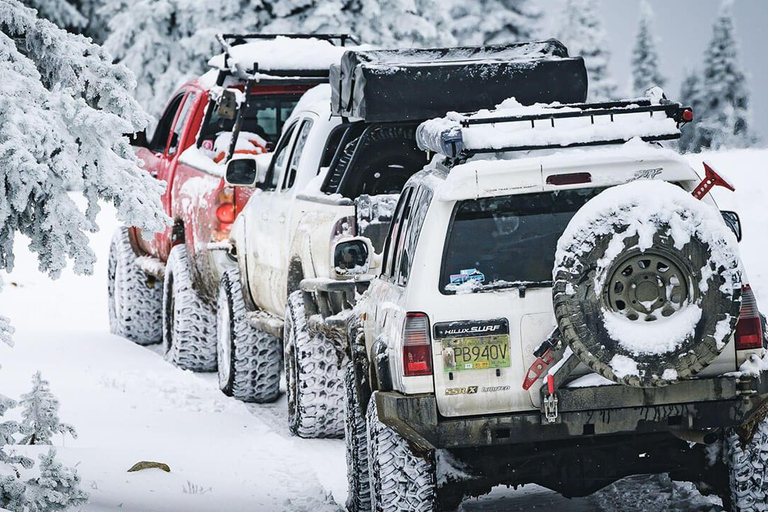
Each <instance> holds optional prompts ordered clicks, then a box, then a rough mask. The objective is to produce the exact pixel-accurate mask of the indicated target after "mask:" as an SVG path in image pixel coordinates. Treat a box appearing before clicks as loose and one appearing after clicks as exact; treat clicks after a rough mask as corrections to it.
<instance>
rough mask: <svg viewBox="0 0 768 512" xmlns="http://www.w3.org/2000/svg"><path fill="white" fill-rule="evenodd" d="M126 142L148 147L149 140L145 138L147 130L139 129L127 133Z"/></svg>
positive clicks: (139, 146)
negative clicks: (138, 130)
mask: <svg viewBox="0 0 768 512" xmlns="http://www.w3.org/2000/svg"><path fill="white" fill-rule="evenodd" d="M128 142H129V143H130V145H131V146H135V147H137V148H148V147H149V141H148V140H147V130H141V131H140V132H136V133H131V134H128Z"/></svg>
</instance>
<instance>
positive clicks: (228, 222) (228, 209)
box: [213, 187, 236, 242]
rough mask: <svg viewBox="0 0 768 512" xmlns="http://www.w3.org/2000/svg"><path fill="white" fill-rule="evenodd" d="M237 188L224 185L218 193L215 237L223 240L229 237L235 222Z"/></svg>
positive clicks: (218, 240) (214, 228) (214, 227)
mask: <svg viewBox="0 0 768 512" xmlns="http://www.w3.org/2000/svg"><path fill="white" fill-rule="evenodd" d="M235 216H236V212H235V189H234V188H232V187H224V188H223V189H221V190H220V191H219V193H218V194H217V195H216V219H214V226H213V239H214V241H216V242H221V241H222V240H226V239H227V238H229V231H230V230H231V229H232V223H233V222H235Z"/></svg>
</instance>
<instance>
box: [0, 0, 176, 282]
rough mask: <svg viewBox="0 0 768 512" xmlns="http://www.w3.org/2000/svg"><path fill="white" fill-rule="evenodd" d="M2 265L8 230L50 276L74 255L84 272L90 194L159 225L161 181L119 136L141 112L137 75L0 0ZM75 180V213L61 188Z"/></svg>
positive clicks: (88, 256) (93, 200)
mask: <svg viewBox="0 0 768 512" xmlns="http://www.w3.org/2000/svg"><path fill="white" fill-rule="evenodd" d="M0 77H2V79H0V148H2V151H0V168H2V169H3V177H4V179H3V180H2V182H0V269H5V270H8V271H11V270H12V269H13V243H14V239H15V235H16V232H21V233H22V234H24V235H27V236H28V237H29V238H30V240H31V242H30V246H29V247H30V248H31V250H32V251H33V252H36V253H37V256H38V261H39V268H40V270H41V271H43V272H48V273H49V274H50V275H51V276H52V277H57V276H58V275H59V273H60V272H61V270H62V269H63V268H64V267H65V266H66V264H67V259H72V260H74V270H75V271H76V272H78V273H90V272H91V271H92V266H93V262H94V260H95V255H94V254H93V251H92V250H91V249H90V247H89V246H88V238H87V237H86V232H88V231H95V230H96V229H97V226H96V224H95V218H96V214H97V213H98V211H99V205H98V200H99V199H102V200H106V201H110V202H112V203H114V204H115V206H116V208H117V212H118V216H119V217H120V218H121V220H123V221H124V222H125V223H126V224H129V225H135V226H141V227H143V228H146V229H148V230H149V231H158V230H160V229H163V228H164V226H165V223H166V222H167V218H166V216H165V214H164V213H163V209H162V205H161V202H160V196H161V194H162V191H163V190H164V187H165V184H164V183H161V182H159V181H157V180H153V179H152V178H151V177H150V176H149V175H148V174H147V173H146V172H144V171H143V170H142V169H141V168H140V167H139V165H138V164H139V162H138V159H137V158H136V157H135V156H134V154H133V151H132V150H131V148H130V146H129V144H128V139H127V138H126V137H125V136H124V134H127V133H133V132H136V131H139V130H141V129H143V128H144V126H145V125H146V124H147V121H148V117H147V115H146V114H145V113H144V111H143V110H142V109H141V107H140V106H139V105H138V103H137V102H136V101H135V100H134V99H133V98H132V97H131V92H132V89H133V88H134V87H135V80H134V77H133V75H132V74H131V73H130V71H129V70H128V69H126V68H125V67H123V66H119V65H118V66H116V65H114V64H112V59H111V57H110V56H109V55H108V54H107V53H105V52H104V50H102V48H101V47H99V46H97V45H95V44H92V43H91V42H90V41H89V40H88V39H86V38H84V37H83V36H79V35H74V34H70V33H67V32H65V31H64V30H62V29H59V28H57V27H56V26H55V25H53V24H52V23H51V22H49V21H47V20H43V19H39V18H38V17H37V16H36V14H35V11H34V10H32V9H29V8H26V7H24V6H23V5H22V4H21V3H19V2H18V1H16V0H0ZM78 180H79V181H81V182H82V186H83V195H84V196H85V198H86V200H87V208H86V209H85V211H81V209H80V208H79V207H78V205H77V203H76V202H75V201H74V200H73V198H72V197H70V196H69V195H68V194H67V190H66V185H67V184H68V183H71V182H73V181H78Z"/></svg>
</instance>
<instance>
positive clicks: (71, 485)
mask: <svg viewBox="0 0 768 512" xmlns="http://www.w3.org/2000/svg"><path fill="white" fill-rule="evenodd" d="M39 471H40V476H38V477H36V478H31V479H29V480H28V481H27V496H28V498H27V507H28V508H27V510H29V512H57V511H60V510H70V509H72V508H75V507H80V506H82V505H85V503H86V502H87V501H88V493H86V492H85V491H83V490H82V489H80V475H78V474H77V471H76V470H75V469H73V468H67V467H64V466H63V465H62V464H61V463H60V462H58V461H57V460H56V450H55V449H54V448H51V449H50V450H49V451H48V453H47V454H40V465H39Z"/></svg>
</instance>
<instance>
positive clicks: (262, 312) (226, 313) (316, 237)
mask: <svg viewBox="0 0 768 512" xmlns="http://www.w3.org/2000/svg"><path fill="white" fill-rule="evenodd" d="M330 106H331V96H330V88H329V87H328V86H318V87H317V88H315V89H313V90H311V91H309V92H308V93H307V94H306V95H305V96H304V97H303V98H302V99H301V101H300V102H299V105H297V107H296V109H295V110H294V114H293V115H292V116H291V118H290V119H289V120H288V121H287V122H286V127H285V129H284V130H283V135H282V137H281V138H280V141H279V142H278V144H277V147H276V149H275V151H274V156H272V155H265V156H264V157H256V158H255V159H254V158H244V159H240V160H238V159H237V158H235V160H234V163H233V164H231V166H230V170H229V171H228V175H227V176H228V182H229V183H230V184H232V185H235V186H255V187H256V188H257V189H259V191H258V192H257V193H256V194H255V195H254V200H252V201H249V203H248V206H246V208H245V209H244V210H243V212H242V214H240V215H239V216H238V218H237V220H236V222H235V225H234V226H233V229H232V234H231V236H230V240H231V243H232V245H233V247H234V248H235V250H236V254H237V262H238V269H234V270H231V271H229V272H227V273H225V275H224V277H223V279H222V282H221V292H220V298H219V305H218V313H219V314H218V316H219V323H218V330H217V331H218V346H219V352H218V354H219V378H220V380H219V382H220V385H221V389H222V390H223V391H224V392H225V393H227V394H231V395H234V396H236V397H237V398H239V399H242V400H246V401H269V400H273V399H274V398H275V397H276V396H277V392H278V381H279V373H280V369H281V366H282V364H281V362H282V361H281V358H280V339H281V338H282V340H283V343H284V351H285V367H286V376H287V388H288V407H289V421H290V428H291V431H292V432H293V433H295V434H297V435H301V436H304V437H317V436H338V435H341V434H342V432H343V431H342V429H343V415H342V413H341V407H342V396H343V381H342V377H341V374H340V373H339V372H341V368H342V363H343V360H344V354H345V351H344V350H343V348H342V347H340V346H337V345H335V344H334V343H333V342H332V341H331V342H329V340H327V339H326V336H325V335H324V333H325V332H327V331H326V330H325V329H324V325H325V324H324V323H323V322H322V320H320V321H319V322H316V325H315V326H314V327H315V328H310V323H312V317H313V315H314V314H317V313H319V311H318V310H319V308H323V307H325V304H318V303H317V301H316V300H315V299H314V298H313V297H312V296H311V292H314V291H317V288H318V287H319V288H323V285H327V286H330V287H331V288H332V287H333V285H334V283H335V282H336V278H344V277H345V276H344V275H343V271H342V272H336V270H335V269H334V268H333V264H332V253H331V249H332V247H333V244H334V242H336V241H337V240H338V239H339V238H341V237H346V236H352V235H356V234H363V235H366V236H367V237H369V238H370V239H372V240H374V245H376V246H377V247H379V249H380V247H381V245H380V242H381V241H382V240H383V238H384V236H385V235H386V228H387V226H388V225H389V220H390V218H391V215H392V212H393V210H394V205H395V202H396V201H397V194H398V193H399V192H400V190H401V189H402V187H403V185H404V184H405V182H406V180H407V179H408V178H409V177H410V176H411V175H412V174H413V173H414V172H416V171H418V170H419V169H421V168H422V167H423V166H424V165H425V164H426V163H427V158H426V155H425V154H424V153H423V152H422V151H421V150H419V148H418V147H417V146H416V142H415V129H416V123H414V122H406V123H400V124H392V123H390V124H387V125H381V124H378V125H377V124H371V123H362V122H358V123H348V122H347V123H345V122H343V121H342V119H341V118H339V117H332V116H331V115H330V114H331V111H330V108H331V107H330ZM241 174H242V175H243V176H245V175H247V176H246V177H245V179H242V176H241ZM313 278H319V279H315V280H314V281H309V280H310V279H313ZM305 280H307V281H305ZM302 281H305V282H312V283H313V286H314V288H312V289H311V290H306V291H307V293H308V295H310V297H307V300H308V302H309V304H310V308H312V309H313V311H306V310H305V297H304V295H303V294H302V289H301V287H300V285H301V283H302ZM353 284H354V283H353ZM342 285H343V286H348V283H343V282H342ZM328 297H330V298H329V300H334V297H336V295H333V296H328ZM329 307H330V306H329ZM325 313H326V315H325V316H329V314H328V312H327V311H326V312H325Z"/></svg>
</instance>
